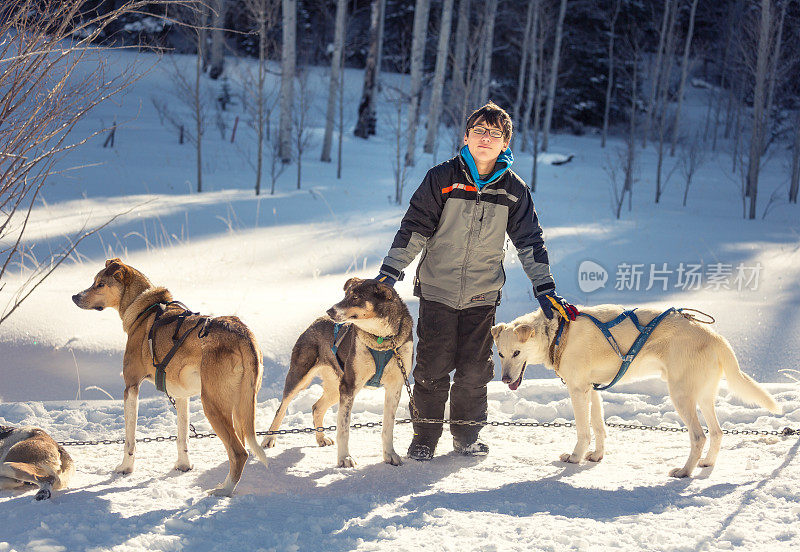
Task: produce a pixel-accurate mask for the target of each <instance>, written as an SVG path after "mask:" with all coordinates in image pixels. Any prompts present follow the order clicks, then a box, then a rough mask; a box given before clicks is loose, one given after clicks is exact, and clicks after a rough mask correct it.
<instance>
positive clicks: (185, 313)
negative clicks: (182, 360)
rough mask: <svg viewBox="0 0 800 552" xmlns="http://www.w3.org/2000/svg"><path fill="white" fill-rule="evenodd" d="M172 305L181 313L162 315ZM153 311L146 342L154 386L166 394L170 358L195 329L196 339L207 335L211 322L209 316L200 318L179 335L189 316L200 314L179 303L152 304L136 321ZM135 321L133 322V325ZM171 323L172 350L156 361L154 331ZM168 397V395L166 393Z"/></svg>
mask: <svg viewBox="0 0 800 552" xmlns="http://www.w3.org/2000/svg"><path fill="white" fill-rule="evenodd" d="M172 305H176V306H178V307H181V308H182V309H183V310H182V311H181V312H178V313H175V314H168V315H164V313H165V312H166V310H167V308H169V307H170V306H172ZM154 309H155V313H156V317H155V319H154V320H153V324H152V325H151V326H150V331H149V332H148V334H147V342H148V344H149V345H150V356H152V357H153V367H154V368H155V369H156V376H155V384H156V389H158V390H159V391H161V392H163V393H167V365H168V364H169V361H170V360H172V357H174V356H175V353H177V352H178V349H180V347H181V345H183V342H184V341H186V338H187V337H189V334H190V333H192V331H194V330H195V329H196V328H198V327H199V328H200V329H199V330H198V332H197V337H198V338H200V339H202V338H204V337H205V336H207V335H208V325H209V323H210V322H211V317H209V316H202V317H200V319H199V320H198V321H197V323H196V324H195V325H194V326H192V327H191V328H189V329H187V330H186V331H185V332H183V333H182V334H181V333H180V330H181V326H182V325H183V322H184V321H185V320H186V319H187V318H188V317H189V316H196V315H198V314H200V313H197V312H192V311H190V310H189V309H188V308H186V305H184V304H183V303H181V302H180V301H169V302H166V303H153V304H152V305H150V306H149V307H147V308H146V309H145V310H143V311H142V312H140V313H139V316H137V317H136V319H137V320H138V319H139V318H141V317H142V316H143V315H145V314H146V313H148V312H150V311H151V310H154ZM135 322H136V321H135V320H134V323H135ZM173 322H177V324H176V326H175V332H174V333H173V334H172V348H171V349H170V350H169V352H168V353H167V354H166V355H165V356H164V358H163V359H161V362H157V361H156V352H155V341H156V330H157V329H158V328H160V327H162V326H166V325H167V324H172V323H173ZM167 395H169V393H167Z"/></svg>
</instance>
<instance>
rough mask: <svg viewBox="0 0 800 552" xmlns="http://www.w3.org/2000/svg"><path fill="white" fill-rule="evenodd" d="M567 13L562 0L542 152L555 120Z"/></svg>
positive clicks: (551, 70) (548, 86)
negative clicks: (554, 111) (557, 83)
mask: <svg viewBox="0 0 800 552" xmlns="http://www.w3.org/2000/svg"><path fill="white" fill-rule="evenodd" d="M566 13H567V0H561V8H560V9H559V10H558V23H557V24H556V41H555V45H554V46H553V62H552V64H551V65H550V82H549V84H548V85H547V104H546V105H545V110H544V127H543V130H542V151H547V148H548V147H549V142H550V123H551V122H552V120H553V103H554V102H555V95H556V82H557V81H558V63H559V59H560V58H561V37H562V35H563V31H564V15H565V14H566Z"/></svg>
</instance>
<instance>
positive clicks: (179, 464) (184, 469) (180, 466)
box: [175, 460, 194, 472]
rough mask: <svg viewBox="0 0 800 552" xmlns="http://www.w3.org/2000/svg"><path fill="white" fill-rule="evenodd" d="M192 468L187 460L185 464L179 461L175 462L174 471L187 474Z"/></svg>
mask: <svg viewBox="0 0 800 552" xmlns="http://www.w3.org/2000/svg"><path fill="white" fill-rule="evenodd" d="M192 468H194V466H193V465H192V464H191V463H190V462H189V461H188V460H187V461H186V462H181V461H180V460H178V461H177V462H175V469H176V470H178V471H180V472H188V471H191V469H192Z"/></svg>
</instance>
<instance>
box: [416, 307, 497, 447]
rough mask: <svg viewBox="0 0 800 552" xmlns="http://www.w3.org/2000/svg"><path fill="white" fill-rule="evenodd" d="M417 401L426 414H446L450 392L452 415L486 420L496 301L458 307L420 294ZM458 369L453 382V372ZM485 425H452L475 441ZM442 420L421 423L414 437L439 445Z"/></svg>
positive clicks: (456, 433)
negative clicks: (492, 303)
mask: <svg viewBox="0 0 800 552" xmlns="http://www.w3.org/2000/svg"><path fill="white" fill-rule="evenodd" d="M419 303H420V304H419V321H418V323H417V336H418V338H419V339H418V341H417V364H416V366H415V368H414V403H415V405H416V407H417V409H418V410H419V413H420V416H421V417H422V418H436V419H442V418H443V417H444V407H445V403H446V402H447V396H448V392H449V395H450V418H451V419H454V420H476V421H485V420H486V411H487V408H488V403H487V399H486V384H487V383H489V382H490V381H491V380H492V378H493V377H494V362H493V361H492V336H491V332H490V331H489V330H490V329H491V327H492V325H493V324H494V320H495V310H496V307H495V306H494V305H489V306H481V307H472V308H467V309H462V310H457V309H453V308H451V307H448V306H447V305H444V304H442V303H437V302H435V301H426V300H425V299H420V302H419ZM453 370H455V375H454V376H453V385H452V386H451V385H450V372H452V371H453ZM481 427H482V426H467V425H455V424H454V425H451V426H450V432H451V433H452V434H453V438H454V439H455V440H457V441H459V442H461V443H464V444H469V443H472V442H474V441H475V440H476V439H477V438H478V432H479V431H480V429H481ZM441 435H442V424H429V423H424V424H421V423H415V424H414V440H415V441H421V442H423V443H426V444H430V445H432V446H435V445H436V443H437V442H438V440H439V437H440V436H441Z"/></svg>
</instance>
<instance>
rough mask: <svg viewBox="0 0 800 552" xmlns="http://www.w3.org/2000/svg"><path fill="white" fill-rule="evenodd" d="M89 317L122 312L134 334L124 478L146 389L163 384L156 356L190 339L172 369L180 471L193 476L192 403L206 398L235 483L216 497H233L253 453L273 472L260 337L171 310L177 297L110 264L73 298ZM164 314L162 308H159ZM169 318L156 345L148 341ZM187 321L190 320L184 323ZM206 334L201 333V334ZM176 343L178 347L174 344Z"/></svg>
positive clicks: (125, 372) (230, 323) (226, 319)
mask: <svg viewBox="0 0 800 552" xmlns="http://www.w3.org/2000/svg"><path fill="white" fill-rule="evenodd" d="M72 300H73V301H74V302H75V304H76V305H78V306H79V307H80V308H82V309H90V310H103V309H104V308H106V307H110V308H114V309H117V311H119V316H120V318H122V328H123V330H125V333H127V334H128V342H127V345H126V347H125V356H124V357H123V361H122V377H123V379H124V380H125V399H124V400H125V454H124V456H123V459H122V463H121V464H120V465H119V466H117V468H116V471H117V472H119V473H131V472H132V471H133V464H134V459H135V451H136V439H135V436H136V417H137V412H138V408H139V385H141V383H142V381H143V380H148V381H150V382H151V383H153V382H155V379H156V368H155V367H154V362H155V358H154V356H157V357H158V358H159V359H160V360H161V361H162V362H163V361H164V359H165V358H166V357H167V355H168V354H169V353H170V350H171V349H172V345H173V343H174V339H175V337H174V336H182V335H184V334H185V341H183V342H182V344H181V345H180V346H179V347H178V348H177V349H176V350H175V352H174V356H173V357H172V359H171V360H170V361H169V363H168V365H167V368H166V375H165V386H166V392H168V393H169V394H170V395H171V396H172V397H174V398H175V403H176V406H175V407H176V409H177V411H178V461H177V462H176V464H175V469H177V470H180V471H188V470H190V469H192V465H191V463H190V462H189V453H188V444H187V437H188V433H189V397H192V396H195V395H198V394H199V395H200V399H201V401H202V403H203V411H204V412H205V415H206V418H208V421H209V422H210V423H211V427H213V428H214V432H215V433H216V434H217V436H218V437H219V438H220V440H221V441H222V444H223V445H225V450H226V451H227V453H228V460H229V471H228V477H227V478H226V479H225V481H224V482H223V483H221V484H220V485H219V486H217V487H216V488H215V489H213V490H212V491H211V492H212V493H213V494H215V495H219V496H229V495H230V494H231V493H233V490H234V488H235V487H236V484H237V483H238V482H239V479H240V478H241V476H242V470H243V469H244V465H245V463H246V462H247V449H246V448H245V443H246V444H247V445H249V446H250V450H251V451H253V454H255V456H256V457H258V459H259V460H260V461H261V462H262V463H263V464H264V465H265V466H266V465H267V456H266V455H265V454H264V450H263V449H262V448H261V447H260V446H259V445H258V441H257V440H256V433H255V428H254V418H255V408H256V395H257V394H258V390H259V388H260V387H261V375H262V364H261V350H260V349H259V347H258V344H257V343H256V339H255V336H254V335H253V332H251V331H250V329H249V328H248V327H247V326H245V325H244V323H243V322H242V321H241V320H239V319H238V318H237V317H235V316H220V317H216V318H210V317H201V316H199V315H197V314H196V313H191V312H188V311H185V310H184V309H183V308H182V307H180V306H179V305H175V304H172V294H171V293H170V292H169V291H167V289H166V288H163V287H153V285H152V284H151V283H150V280H148V279H147V278H146V277H145V275H144V274H142V273H141V272H139V271H138V270H136V269H135V268H133V267H130V266H128V265H126V264H124V263H122V261H120V260H119V259H109V260H108V261H106V266H105V268H104V269H103V270H101V271H100V272H98V273H97V275H96V276H95V277H94V282H93V283H92V285H91V286H90V287H89V288H88V289H86V290H84V291H82V292H80V293H78V294H76V295H73V296H72ZM159 306H160V307H159ZM162 313H163V317H164V318H163V320H162V322H165V323H164V324H162V325H160V326H158V331H157V332H155V334H154V336H153V342H152V343H151V342H150V340H149V338H148V335H149V333H150V329H151V327H152V326H153V325H154V324H156V319H157V318H159V317H161V316H162ZM183 314H188V315H187V316H186V317H185V318H181V317H180V316H179V315H183ZM198 328H199V329H198ZM171 338H172V339H171Z"/></svg>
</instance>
